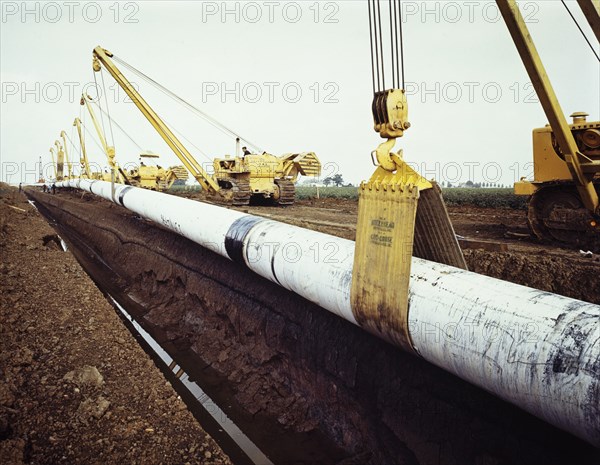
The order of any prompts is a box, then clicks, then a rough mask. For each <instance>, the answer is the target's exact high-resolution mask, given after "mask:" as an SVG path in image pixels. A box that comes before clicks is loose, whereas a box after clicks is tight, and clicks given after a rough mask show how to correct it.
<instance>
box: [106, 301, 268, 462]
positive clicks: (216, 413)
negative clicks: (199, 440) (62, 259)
mask: <svg viewBox="0 0 600 465" xmlns="http://www.w3.org/2000/svg"><path fill="white" fill-rule="evenodd" d="M108 297H109V301H110V302H111V303H112V304H113V305H114V306H115V308H117V309H118V310H119V311H120V312H121V315H122V316H123V317H124V318H125V319H126V321H127V322H128V323H129V324H128V325H127V326H128V328H129V330H130V331H132V332H133V333H134V335H139V336H140V337H141V338H142V339H143V341H144V342H145V343H146V347H144V348H145V349H150V350H151V354H150V355H152V356H153V358H154V359H155V361H157V362H159V363H161V364H162V367H161V368H162V369H163V371H164V370H169V371H170V372H171V374H172V376H170V377H169V378H171V379H170V380H169V381H171V383H172V384H173V385H174V387H175V388H176V390H177V391H178V392H180V391H181V389H182V388H183V389H185V390H187V392H188V393H189V394H191V396H189V395H188V396H184V397H183V400H184V401H185V402H186V404H187V405H188V407H189V408H190V411H191V412H192V413H193V414H194V415H195V416H196V418H198V417H205V414H204V412H205V413H208V414H210V416H211V417H212V418H213V419H214V420H215V421H216V422H217V423H218V426H219V429H218V431H217V432H218V433H223V432H224V433H226V434H227V435H228V436H229V437H230V438H231V439H232V440H233V441H234V442H235V444H237V446H238V447H239V448H240V449H241V451H242V452H243V453H244V454H245V455H246V457H240V456H239V454H237V453H235V452H234V451H228V452H230V453H231V452H234V455H237V456H238V457H237V460H236V461H235V463H237V464H239V463H251V464H253V465H273V462H272V461H271V460H269V458H268V457H267V456H266V455H265V453H264V452H263V451H261V450H260V449H259V448H258V447H257V446H256V444H254V443H253V442H252V440H250V438H248V436H246V435H245V434H244V432H243V431H242V430H241V429H240V428H239V427H238V426H237V425H236V424H235V423H234V422H233V420H231V418H229V417H228V416H227V414H226V413H225V412H224V411H223V410H222V409H221V407H219V406H218V405H217V404H216V403H215V402H214V401H213V400H212V399H211V398H210V397H209V396H208V394H206V393H205V392H204V391H203V390H202V388H201V387H200V386H199V385H198V384H197V383H196V382H194V381H192V380H191V379H190V378H189V375H188V374H187V373H185V371H183V369H182V368H181V367H180V366H179V365H178V364H177V362H176V361H175V360H174V359H173V358H172V357H171V356H170V355H169V354H168V353H167V352H166V351H165V350H164V349H163V348H162V347H161V346H160V345H159V344H158V342H156V340H155V339H154V338H153V337H152V336H151V335H150V334H148V332H147V331H145V330H144V328H142V327H141V325H140V324H139V323H138V322H137V321H135V319H134V318H133V317H132V316H131V315H130V314H129V313H128V312H127V310H126V309H125V308H123V306H121V305H120V304H119V302H117V301H116V300H115V298H114V297H113V296H111V295H108ZM146 352H149V351H148V350H146ZM203 411H204V412H203ZM198 419H199V420H200V421H201V418H198ZM201 423H202V421H201ZM203 426H204V425H203ZM209 432H210V431H209ZM210 433H211V435H212V434H214V432H210ZM219 436H222V434H219ZM214 439H215V440H218V437H214ZM220 445H221V444H220ZM223 449H224V450H225V449H226V447H223ZM226 452H227V451H226ZM232 459H233V458H232Z"/></svg>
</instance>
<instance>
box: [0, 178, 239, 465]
mask: <svg viewBox="0 0 600 465" xmlns="http://www.w3.org/2000/svg"><path fill="white" fill-rule="evenodd" d="M0 249H1V260H0V261H1V263H0V463H2V464H6V465H12V464H15V465H16V464H21V463H31V464H58V463H69V464H71V463H81V464H93V463H97V464H100V463H102V464H106V463H110V464H117V463H124V464H125V463H127V464H130V463H131V464H133V463H138V464H149V463H153V464H159V463H164V464H167V463H168V464H174V463H182V464H183V463H211V464H229V463H231V462H230V461H229V459H228V458H227V456H225V455H224V454H223V452H222V451H221V449H220V447H219V446H218V445H217V444H216V443H215V442H214V441H213V440H212V439H211V438H210V437H209V436H208V435H207V434H206V433H205V432H204V431H203V429H202V428H201V427H200V425H199V424H198V423H197V421H196V420H195V418H194V417H193V416H192V414H191V413H190V412H189V411H188V410H187V408H186V405H185V404H184V403H183V401H182V400H181V399H180V398H179V396H178V395H177V393H176V392H175V391H174V389H173V388H172V387H171V385H170V384H169V382H167V381H166V380H165V378H164V376H163V375H162V373H161V372H160V370H159V369H158V368H157V367H156V366H155V364H154V363H153V361H152V360H151V359H150V358H149V357H148V356H147V355H146V353H145V352H144V351H143V350H142V349H141V348H140V345H139V344H138V342H137V341H136V339H135V338H134V337H133V336H132V335H131V333H130V332H129V331H128V330H127V329H126V327H125V326H124V325H123V323H122V321H121V320H120V319H119V317H118V316H117V314H116V313H115V310H114V309H113V307H111V306H110V305H109V304H108V302H107V301H106V299H105V297H104V296H103V294H102V293H101V292H100V291H99V290H98V288H97V287H96V286H95V285H94V283H93V282H92V280H91V279H90V278H89V277H88V276H87V274H86V273H85V272H84V271H83V270H82V268H81V266H80V265H79V263H78V262H77V261H76V260H75V258H74V257H73V256H72V255H71V254H70V253H65V252H63V250H62V248H61V245H60V242H59V241H58V240H57V236H56V232H55V231H54V230H53V229H52V228H51V227H50V226H49V225H48V223H47V222H46V221H45V220H44V218H43V217H42V216H41V215H40V214H39V213H38V212H37V211H36V210H35V209H34V208H33V207H32V206H31V205H30V204H29V203H28V202H27V199H26V197H25V195H20V194H18V193H17V189H15V188H9V187H7V186H6V185H0Z"/></svg>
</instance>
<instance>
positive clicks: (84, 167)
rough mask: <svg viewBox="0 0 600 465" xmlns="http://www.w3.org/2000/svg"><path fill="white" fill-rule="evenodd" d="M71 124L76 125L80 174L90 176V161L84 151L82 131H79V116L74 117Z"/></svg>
mask: <svg viewBox="0 0 600 465" xmlns="http://www.w3.org/2000/svg"><path fill="white" fill-rule="evenodd" d="M73 126H76V127H77V134H79V145H80V146H81V158H80V159H79V163H80V164H81V171H82V175H83V176H85V177H87V178H91V177H92V172H91V171H90V162H89V161H88V157H87V152H86V151H85V142H84V140H83V133H82V131H81V120H80V119H79V118H75V121H73Z"/></svg>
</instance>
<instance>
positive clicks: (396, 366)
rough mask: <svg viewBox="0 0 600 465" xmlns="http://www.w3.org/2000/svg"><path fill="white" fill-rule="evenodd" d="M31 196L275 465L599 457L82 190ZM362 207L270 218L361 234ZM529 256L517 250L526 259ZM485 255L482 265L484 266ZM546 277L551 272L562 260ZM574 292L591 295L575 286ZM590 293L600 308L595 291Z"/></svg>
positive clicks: (479, 464)
mask: <svg viewBox="0 0 600 465" xmlns="http://www.w3.org/2000/svg"><path fill="white" fill-rule="evenodd" d="M33 195H34V198H35V199H36V200H37V201H38V202H39V204H40V205H43V208H44V212H45V214H46V215H47V216H48V217H51V218H53V219H55V220H56V221H57V223H58V224H57V228H58V230H59V231H60V233H61V236H62V237H63V238H65V239H67V240H68V241H69V243H70V244H71V246H72V247H73V249H72V250H73V253H75V254H76V255H77V257H78V259H79V260H80V261H81V262H82V263H85V264H86V269H87V271H88V272H89V273H90V274H91V275H92V276H93V277H94V279H95V280H96V281H97V282H98V283H99V284H100V285H101V286H102V287H103V288H104V289H107V288H110V291H111V294H113V295H115V296H116V297H117V299H118V300H119V301H120V303H121V304H122V305H124V306H125V307H126V308H127V309H128V310H129V311H130V313H132V314H133V315H134V316H135V317H136V318H137V319H138V320H139V321H140V323H141V324H142V325H143V326H144V327H145V328H146V329H147V330H148V331H149V332H150V333H151V334H152V335H153V337H154V338H155V339H157V340H158V341H159V342H160V343H161V345H163V347H165V348H166V349H167V351H168V352H169V353H170V354H171V355H172V356H173V357H174V358H175V359H176V360H178V362H179V363H180V364H181V366H182V367H183V368H184V369H185V370H186V371H187V372H188V373H190V375H191V376H193V377H194V378H195V379H196V380H197V381H198V382H199V384H200V385H201V386H202V387H203V389H204V390H205V391H206V392H207V393H208V394H209V395H210V396H211V397H212V398H213V399H215V400H216V401H217V403H219V404H221V405H225V406H227V407H228V410H227V413H228V415H229V416H230V417H231V418H233V419H234V421H235V422H236V423H237V424H238V425H241V426H242V427H243V428H244V429H245V431H246V433H247V434H248V435H249V436H250V438H251V439H253V440H254V442H255V443H256V444H257V445H258V446H259V447H260V448H261V449H262V450H263V451H265V452H266V453H267V454H268V455H269V456H270V457H271V458H272V459H273V461H274V462H275V463H278V464H279V463H282V464H288V463H289V464H294V463H296V464H298V463H304V464H318V463H323V464H326V463H327V464H328V463H338V464H373V465H375V464H378V465H379V464H444V465H446V464H450V465H451V464H461V465H462V464H473V465H483V464H494V465H496V464H497V465H499V464H516V463H520V464H539V463H545V464H572V463H578V464H585V463H597V461H598V459H599V458H600V456H599V452H598V450H596V449H594V448H592V447H591V446H589V445H587V444H585V443H583V442H582V441H580V440H578V439H576V438H574V437H572V436H570V435H569V434H567V433H564V432H562V431H559V430H557V429H555V428H553V427H551V426H549V425H548V424H546V423H544V422H542V421H540V420H538V419H536V418H534V417H532V416H531V415H529V414H527V413H525V412H523V411H521V410H520V409H518V408H516V407H514V406H512V405H510V404H507V403H505V402H503V401H501V400H499V399H497V398H495V397H494V396H492V395H490V394H488V393H486V392H484V391H482V390H480V389H478V388H476V387H474V386H472V385H470V384H468V383H466V382H463V381H462V380H460V379H458V378H456V377H454V376H452V375H450V374H448V373H446V372H444V371H443V370H440V369H438V368H436V367H434V366H432V365H429V364H428V363H426V362H424V361H423V360H420V359H418V358H416V357H413V356H411V355H408V354H406V353H403V352H402V351H401V350H399V349H398V348H396V347H393V346H390V345H388V344H386V343H385V342H383V341H381V340H379V339H377V338H375V337H373V336H371V335H369V334H367V333H365V332H364V331H362V330H360V329H359V328H357V327H355V326H353V325H351V324H349V323H347V322H345V321H343V320H341V319H340V318H338V317H336V316H334V315H332V314H330V313H328V312H326V311H324V310H322V309H321V308H319V307H317V306H315V305H313V304H311V303H309V302H307V301H305V300H303V299H302V298H300V297H298V296H296V295H294V294H292V293H289V292H287V291H285V290H283V289H282V288H279V287H278V286H276V285H274V284H272V283H270V282H268V281H266V280H264V279H262V278H260V277H258V276H256V275H254V274H253V273H252V272H250V271H248V270H246V269H243V268H241V267H238V266H237V265H236V264H235V263H232V262H230V261H229V260H226V259H223V258H222V257H219V256H216V255H215V254H213V253H211V252H209V251H207V250H205V249H202V248H201V247H198V246H197V245H195V244H193V243H191V242H190V241H188V240H186V239H184V238H182V237H180V236H177V235H175V234H174V233H171V232H169V231H166V230H163V229H162V228H160V227H157V226H155V225H153V224H150V223H148V222H146V221H144V220H141V219H139V218H137V217H135V216H134V215H132V214H131V213H129V212H127V211H126V210H124V209H122V208H120V207H118V206H115V205H112V204H109V203H108V202H105V201H102V200H99V199H97V198H93V197H92V196H87V195H86V196H85V197H84V198H83V199H81V194H80V193H79V194H69V193H66V192H65V193H60V194H57V195H56V196H52V195H49V194H41V193H36V194H33ZM353 204H354V207H352V205H353ZM353 204H352V203H344V202H340V201H337V202H336V203H335V204H334V205H330V204H328V203H327V202H325V203H324V204H323V205H314V204H313V205H310V204H308V205H297V206H295V207H292V209H270V210H262V211H264V213H265V214H268V215H270V216H272V217H278V216H279V217H284V216H285V217H286V218H287V219H288V221H290V222H292V221H294V222H301V223H306V225H312V226H314V227H315V228H321V229H324V230H327V228H330V230H329V232H332V230H337V231H340V230H342V229H343V227H344V224H351V222H352V215H353V214H355V211H356V210H355V202H354V203H353ZM315 207H316V208H315ZM253 208H255V209H261V208H263V209H264V208H267V207H253ZM352 208H354V210H352ZM303 209H304V211H305V212H306V213H305V215H304V216H302V215H300V214H298V212H299V211H302V210H303ZM321 210H323V211H321ZM342 217H343V218H346V219H345V221H342V219H341V218H342ZM457 229H458V228H457ZM459 232H460V229H459ZM518 245H519V243H518V242H515V243H514V244H513V245H512V246H513V248H514V252H513V251H511V252H509V253H519V254H521V257H523V259H524V260H525V259H526V258H525V257H526V255H527V252H523V253H521V252H518V249H516V247H517V246H518ZM475 252H476V253H479V252H480V251H475ZM561 253H563V252H561ZM565 253H566V252H565ZM474 255H475V254H473V253H472V254H470V261H471V263H470V265H471V266H473V264H474V263H477V262H481V263H483V261H482V259H481V258H479V257H476V256H474ZM498 256H499V257H500V256H501V255H498ZM564 259H565V260H571V259H572V260H575V261H576V260H578V258H576V257H573V258H571V257H570V256H568V255H565V258H564ZM532 260H534V258H532ZM507 263H509V260H508V259H503V260H502V264H501V265H500V266H497V267H496V268H497V269H501V268H503V267H505V266H506V264H507ZM585 263H586V264H589V265H590V266H592V267H593V266H597V265H594V263H591V262H585ZM545 266H547V267H550V269H548V270H546V271H545V272H547V273H553V271H552V268H551V262H548V264H546V265H543V266H541V268H544V267H545ZM552 266H554V265H552ZM556 266H561V265H560V263H559V264H558V265H556ZM571 267H572V268H575V267H574V266H572V265H571ZM488 268H490V269H491V268H492V266H491V265H490V266H488ZM541 268H540V269H541ZM520 272H522V270H520ZM540 272H541V271H539V270H538V271H537V273H538V274H539V273H540ZM572 273H576V271H575V270H572ZM585 274H586V273H583V274H582V276H583V275H585ZM574 276H576V275H575V274H574V275H572V276H571V278H573V277H574ZM512 278H513V279H514V280H518V279H520V278H519V275H518V274H517V273H515V276H513V277H512ZM588 282H590V281H588ZM571 283H572V280H571ZM544 284H545V285H546V283H544ZM592 284H593V283H592ZM592 287H593V286H592ZM564 289H565V293H567V292H572V293H580V294H581V292H582V289H579V288H577V289H572V288H569V287H568V283H565V286H564ZM590 292H591V294H590V295H591V296H592V298H593V299H595V298H596V294H595V292H597V289H596V290H593V289H592V291H590Z"/></svg>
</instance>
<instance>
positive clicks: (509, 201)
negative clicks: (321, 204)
mask: <svg viewBox="0 0 600 465" xmlns="http://www.w3.org/2000/svg"><path fill="white" fill-rule="evenodd" d="M198 191H200V186H198V185H192V186H173V187H171V189H169V192H172V193H180V192H198ZM443 192H444V200H445V201H446V205H449V206H460V205H470V206H474V207H489V208H511V209H514V210H524V209H526V208H527V202H528V198H527V197H524V196H518V195H515V194H514V193H513V190H512V189H482V188H467V187H464V188H463V187H452V188H449V189H443ZM319 197H320V198H322V199H328V198H333V199H350V200H356V199H358V188H357V187H333V186H329V187H319ZM296 198H297V199H298V200H307V199H315V198H317V188H316V187H312V186H296Z"/></svg>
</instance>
